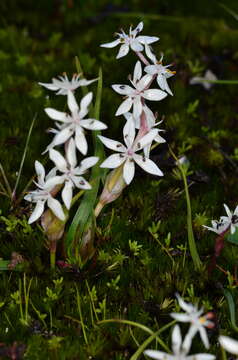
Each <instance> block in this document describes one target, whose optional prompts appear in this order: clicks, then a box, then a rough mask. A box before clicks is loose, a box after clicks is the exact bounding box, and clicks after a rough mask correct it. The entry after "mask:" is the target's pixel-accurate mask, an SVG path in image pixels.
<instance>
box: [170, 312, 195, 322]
mask: <svg viewBox="0 0 238 360" xmlns="http://www.w3.org/2000/svg"><path fill="white" fill-rule="evenodd" d="M170 316H171V317H172V318H173V319H175V320H177V321H180V322H189V321H190V316H189V315H187V314H179V313H171V314H170Z"/></svg>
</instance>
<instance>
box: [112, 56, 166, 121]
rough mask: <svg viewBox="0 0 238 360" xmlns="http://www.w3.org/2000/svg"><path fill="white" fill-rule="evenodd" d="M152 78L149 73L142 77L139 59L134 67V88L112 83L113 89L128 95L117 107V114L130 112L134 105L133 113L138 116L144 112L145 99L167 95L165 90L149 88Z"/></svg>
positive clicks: (155, 98)
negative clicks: (143, 101)
mask: <svg viewBox="0 0 238 360" xmlns="http://www.w3.org/2000/svg"><path fill="white" fill-rule="evenodd" d="M152 79H153V76H152V75H149V74H146V75H144V76H143V77H142V67H141V63H140V61H137V63H136V65H135V68H134V73H133V79H132V80H131V79H130V81H131V84H132V85H133V86H134V88H132V87H131V86H129V85H120V84H116V85H112V88H113V90H115V91H116V92H117V93H118V94H121V95H125V96H126V99H125V100H124V101H123V102H122V104H121V105H120V106H119V108H118V109H117V112H116V116H118V115H122V114H124V113H126V112H128V111H129V110H130V108H131V107H132V105H133V115H134V116H135V117H138V116H140V115H141V113H142V109H143V103H142V100H143V99H146V100H152V101H159V100H162V99H164V98H165V97H166V96H167V93H166V92H165V91H162V90H159V89H148V87H149V85H150V83H151V81H152Z"/></svg>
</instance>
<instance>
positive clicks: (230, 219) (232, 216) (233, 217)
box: [221, 204, 238, 234]
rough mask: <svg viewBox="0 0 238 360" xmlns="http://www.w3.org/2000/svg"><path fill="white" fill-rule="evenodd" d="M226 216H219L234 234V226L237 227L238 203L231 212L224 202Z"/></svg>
mask: <svg viewBox="0 0 238 360" xmlns="http://www.w3.org/2000/svg"><path fill="white" fill-rule="evenodd" d="M223 206H224V208H225V210H226V213H227V216H221V220H222V221H223V222H226V223H228V224H229V225H230V230H231V234H234V232H235V231H236V228H237V227H238V205H237V206H236V208H235V211H234V212H232V211H231V210H230V209H229V207H228V206H227V205H226V204H223Z"/></svg>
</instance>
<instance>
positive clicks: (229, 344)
mask: <svg viewBox="0 0 238 360" xmlns="http://www.w3.org/2000/svg"><path fill="white" fill-rule="evenodd" d="M219 343H220V344H221V346H222V347H223V348H224V349H225V350H226V351H228V352H229V353H231V354H234V355H237V354H238V341H237V340H234V339H232V338H231V337H229V336H223V335H222V336H219Z"/></svg>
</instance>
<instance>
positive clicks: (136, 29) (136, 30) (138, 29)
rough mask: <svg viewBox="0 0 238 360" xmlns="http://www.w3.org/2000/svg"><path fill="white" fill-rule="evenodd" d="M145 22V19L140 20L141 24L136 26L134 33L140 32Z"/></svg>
mask: <svg viewBox="0 0 238 360" xmlns="http://www.w3.org/2000/svg"><path fill="white" fill-rule="evenodd" d="M143 27H144V24H143V21H140V22H139V24H138V25H137V26H136V28H135V29H134V30H133V31H132V33H133V34H135V35H136V34H138V33H139V32H141V31H142V30H143Z"/></svg>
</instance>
